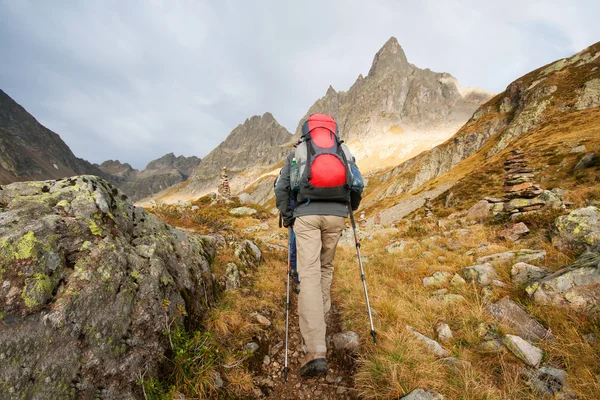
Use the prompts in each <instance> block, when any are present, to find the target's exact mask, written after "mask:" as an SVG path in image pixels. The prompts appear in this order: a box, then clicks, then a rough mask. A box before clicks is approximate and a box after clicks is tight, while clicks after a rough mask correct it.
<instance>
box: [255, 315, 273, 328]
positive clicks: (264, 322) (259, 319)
mask: <svg viewBox="0 0 600 400" xmlns="http://www.w3.org/2000/svg"><path fill="white" fill-rule="evenodd" d="M252 316H253V317H254V320H255V321H256V322H258V323H259V324H261V325H262V326H271V321H269V319H268V318H267V317H265V316H264V315H262V314H260V313H257V312H256V313H254V314H252Z"/></svg>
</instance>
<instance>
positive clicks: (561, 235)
mask: <svg viewBox="0 0 600 400" xmlns="http://www.w3.org/2000/svg"><path fill="white" fill-rule="evenodd" d="M554 225H555V228H556V229H555V232H554V235H553V237H552V243H553V244H554V246H556V247H557V248H558V249H559V250H562V251H565V250H572V249H573V250H585V249H588V248H590V247H593V246H596V245H598V244H600V209H598V208H597V207H593V206H592V207H585V208H579V209H577V210H573V211H572V212H571V213H570V214H569V215H564V216H562V217H558V218H556V221H555V222H554Z"/></svg>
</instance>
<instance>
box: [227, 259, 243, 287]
mask: <svg viewBox="0 0 600 400" xmlns="http://www.w3.org/2000/svg"><path fill="white" fill-rule="evenodd" d="M240 287H241V281H240V271H239V270H238V267H237V265H235V264H234V263H229V264H227V269H226V272H225V290H235V289H239V288H240Z"/></svg>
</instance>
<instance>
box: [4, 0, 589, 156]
mask: <svg viewBox="0 0 600 400" xmlns="http://www.w3.org/2000/svg"><path fill="white" fill-rule="evenodd" d="M597 15H600V4H599V3H598V2H597V1H595V0H589V1H577V2H572V1H534V0H520V1H516V0H506V1H503V2H481V1H475V0H463V1H459V0H447V1H441V0H439V1H434V0H428V1H422V2H413V1H393V0H374V1H371V2H369V3H368V5H367V3H365V2H362V1H358V0H332V1H317V0H310V1H305V2H287V1H276V0H273V1H270V0H264V1H242V0H238V1H219V0H214V1H199V0H162V1H159V0H153V1H145V0H131V1H127V2H123V1H117V0H107V1H102V2H97V1H92V0H88V1H81V2H73V1H68V0H63V1H52V2H42V1H33V0H31V1H26V0H0V54H2V62H1V63H0V88H2V89H3V90H5V91H6V92H7V93H8V94H9V95H10V96H12V97H13V98H14V99H15V100H16V101H18V102H19V103H20V104H21V105H23V106H24V107H25V108H26V109H27V110H29V111H30V112H31V113H32V114H33V115H34V116H36V117H37V118H38V119H39V120H40V122H42V123H43V124H45V125H46V126H48V127H49V128H50V129H52V130H54V131H56V132H57V133H59V134H60V135H61V137H62V138H63V139H64V140H65V141H66V142H67V144H68V145H69V146H70V147H71V148H72V149H73V151H74V152H75V153H76V154H77V155H78V156H80V157H83V158H86V159H88V160H90V161H92V162H102V161H103V160H105V159H109V158H112V159H115V158H118V159H120V160H121V161H127V162H130V163H132V164H133V165H134V166H136V167H138V168H143V167H144V166H145V164H146V163H147V162H148V161H150V160H152V159H154V158H157V157H159V156H162V155H163V154H165V153H167V152H171V151H173V152H175V153H176V154H184V155H198V156H204V155H206V154H207V153H208V152H209V151H210V150H211V149H212V148H214V147H215V146H216V145H217V144H218V143H219V142H220V141H222V140H223V139H224V138H225V137H226V135H227V134H228V133H229V132H230V131H231V130H232V129H233V128H234V127H235V126H237V125H238V124H240V123H243V121H244V120H245V119H246V118H248V117H250V116H252V115H255V114H263V113H264V112H266V111H270V112H272V113H273V115H274V116H275V117H276V118H277V119H278V120H279V121H280V123H282V124H283V125H284V126H286V127H287V128H288V130H294V129H295V127H296V124H297V123H298V120H299V118H300V117H302V115H303V114H304V113H305V112H306V110H307V109H308V108H309V107H310V105H312V103H313V102H314V101H315V100H316V99H317V98H319V97H321V96H322V95H324V93H325V91H326V89H327V87H328V86H329V85H330V84H331V85H333V86H334V87H335V88H336V89H338V90H345V89H347V88H348V87H350V86H351V85H352V83H353V82H354V80H355V79H356V77H357V76H358V74H360V73H362V74H366V73H367V72H368V70H369V67H370V64H371V61H372V58H373V56H374V54H375V53H376V52H377V50H378V49H379V48H380V47H381V46H382V45H383V43H385V41H386V40H387V39H388V38H389V37H390V36H396V37H397V38H398V41H399V42H400V44H401V45H402V46H403V48H404V50H405V52H406V54H407V56H408V59H409V61H410V62H412V63H413V64H415V65H417V66H419V67H421V68H430V69H433V70H436V71H446V72H450V73H451V74H453V75H454V76H456V77H457V78H458V80H459V81H460V82H461V84H462V85H464V86H479V87H483V88H485V89H487V90H490V91H494V92H499V91H501V90H503V89H504V87H505V86H506V85H507V84H508V83H510V82H511V81H512V80H514V79H515V78H517V77H519V76H521V75H523V74H524V73H526V72H528V71H530V70H532V69H535V68H537V67H539V66H541V65H543V64H546V63H549V62H551V61H553V60H555V59H557V58H561V57H565V56H568V55H570V54H572V53H574V52H576V51H579V50H581V49H582V48H584V47H586V46H588V45H590V44H592V43H593V42H594V41H597V40H598V38H600V25H598V24H597V22H596V21H595V20H594V18H595V16H597Z"/></svg>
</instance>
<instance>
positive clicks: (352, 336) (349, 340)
mask: <svg viewBox="0 0 600 400" xmlns="http://www.w3.org/2000/svg"><path fill="white" fill-rule="evenodd" d="M332 341H333V347H334V348H335V349H336V350H337V351H339V352H346V353H349V354H352V355H357V354H359V353H360V338H359V336H358V334H357V333H356V332H353V331H347V332H342V333H336V334H335V335H333V338H332Z"/></svg>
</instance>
